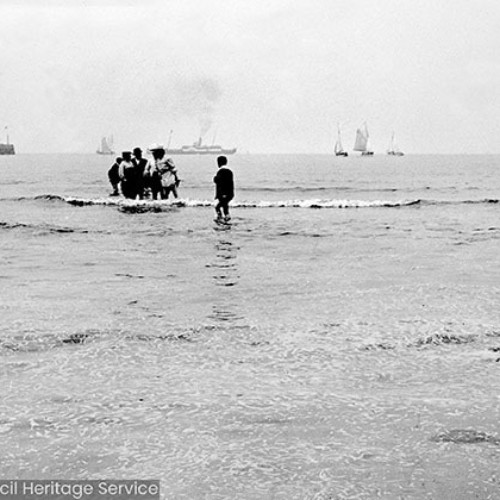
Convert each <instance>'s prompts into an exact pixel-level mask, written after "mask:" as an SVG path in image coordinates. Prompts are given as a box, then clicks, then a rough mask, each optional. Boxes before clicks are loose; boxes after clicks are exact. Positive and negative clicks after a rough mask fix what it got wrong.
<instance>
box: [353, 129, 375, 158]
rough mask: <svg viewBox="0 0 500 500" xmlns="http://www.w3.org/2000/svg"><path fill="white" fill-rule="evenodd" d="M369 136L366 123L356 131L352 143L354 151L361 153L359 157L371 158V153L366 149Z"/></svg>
mask: <svg viewBox="0 0 500 500" xmlns="http://www.w3.org/2000/svg"><path fill="white" fill-rule="evenodd" d="M369 137H370V134H368V127H367V125H366V122H365V123H364V124H363V128H362V129H361V128H358V130H356V141H355V143H354V148H353V149H354V151H361V156H372V155H373V151H370V150H369V149H368V138H369Z"/></svg>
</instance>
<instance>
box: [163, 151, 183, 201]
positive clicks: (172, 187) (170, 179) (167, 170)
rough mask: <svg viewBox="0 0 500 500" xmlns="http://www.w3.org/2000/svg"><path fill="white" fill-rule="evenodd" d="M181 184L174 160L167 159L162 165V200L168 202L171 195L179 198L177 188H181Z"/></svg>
mask: <svg viewBox="0 0 500 500" xmlns="http://www.w3.org/2000/svg"><path fill="white" fill-rule="evenodd" d="M179 183H180V180H179V177H178V176H177V170H176V168H175V163H174V160H172V158H167V159H166V160H165V161H164V162H162V164H161V186H162V190H161V197H162V199H164V200H168V197H169V196H170V193H172V194H173V196H174V198H177V187H178V186H179Z"/></svg>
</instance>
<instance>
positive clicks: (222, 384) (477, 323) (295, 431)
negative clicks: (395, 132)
mask: <svg viewBox="0 0 500 500" xmlns="http://www.w3.org/2000/svg"><path fill="white" fill-rule="evenodd" d="M112 161H113V157H107V156H99V155H70V154H66V155H49V154H44V155H42V154H40V155H35V154H33V155H31V154H18V155H16V156H3V157H2V156H0V235H1V238H0V258H1V263H2V266H1V271H0V285H1V301H0V314H1V321H0V437H1V447H0V476H1V477H3V478H9V479H66V480H69V479H72V480H85V479H103V478H104V479H106V478H107V479H110V478H113V479H157V480H160V481H161V498H162V499H168V500H170V499H172V500H182V499H186V500H191V499H195V500H196V499H211V500H212V499H213V500H223V499H231V500H233V499H242V500H246V499H251V500H253V499H255V500H261V499H276V500H292V499H298V500H299V499H300V500H303V499H311V500H312V499H314V500H344V499H367V500H372V499H377V498H381V499H436V500H443V499H453V500H461V499H464V500H469V499H472V498H474V499H498V498H500V469H499V463H500V429H499V422H500V307H499V306H500V251H499V248H500V247H499V243H500V204H499V200H500V156H498V155H406V156H404V157H390V156H386V155H382V154H380V155H377V154H376V155H375V156H373V157H359V156H355V155H351V156H349V157H347V158H342V157H341V158H336V157H334V156H332V155H313V154H304V155H255V154H236V155H234V156H230V157H229V165H228V166H229V167H230V168H231V169H232V170H233V172H234V177H235V186H236V195H235V198H234V200H233V201H232V204H231V216H232V219H231V221H229V222H228V223H217V222H215V221H214V217H215V211H214V208H213V204H214V200H213V196H214V185H213V176H214V174H215V172H216V170H217V167H216V162H215V157H212V156H177V157H174V161H175V162H176V165H177V169H178V172H179V177H180V178H181V179H182V182H181V184H180V187H179V199H178V200H172V199H171V200H168V201H130V200H128V201H127V200H124V199H122V198H116V197H115V198H112V197H110V196H109V193H110V192H111V186H110V185H109V183H108V180H107V170H108V169H109V167H110V165H111V163H112Z"/></svg>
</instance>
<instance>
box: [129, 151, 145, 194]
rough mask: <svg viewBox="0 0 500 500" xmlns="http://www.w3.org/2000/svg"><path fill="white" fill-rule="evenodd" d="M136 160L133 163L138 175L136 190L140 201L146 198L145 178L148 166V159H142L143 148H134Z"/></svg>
mask: <svg viewBox="0 0 500 500" xmlns="http://www.w3.org/2000/svg"><path fill="white" fill-rule="evenodd" d="M132 153H133V155H134V158H133V159H132V162H133V163H134V166H135V174H136V179H135V181H136V182H135V189H136V193H137V196H138V197H139V199H140V200H142V199H143V198H144V191H145V187H146V186H145V182H144V176H145V171H146V167H147V165H148V160H147V159H146V158H143V157H142V149H141V148H134V150H133V151H132Z"/></svg>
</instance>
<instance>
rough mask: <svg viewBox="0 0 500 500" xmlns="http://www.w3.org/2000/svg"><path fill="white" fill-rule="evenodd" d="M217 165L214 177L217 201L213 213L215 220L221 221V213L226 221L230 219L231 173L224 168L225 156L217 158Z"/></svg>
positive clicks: (232, 190)
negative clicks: (215, 215) (217, 168)
mask: <svg viewBox="0 0 500 500" xmlns="http://www.w3.org/2000/svg"><path fill="white" fill-rule="evenodd" d="M217 165H218V167H219V170H218V171H217V173H216V174H215V177H214V183H215V199H216V200H217V205H216V206H215V211H216V213H217V219H219V220H220V219H222V213H224V219H225V220H226V221H228V220H230V219H231V217H230V216H229V202H230V201H231V200H232V199H233V198H234V178H233V172H232V171H231V170H230V169H229V168H228V167H226V165H227V158H226V157H225V156H218V157H217Z"/></svg>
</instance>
